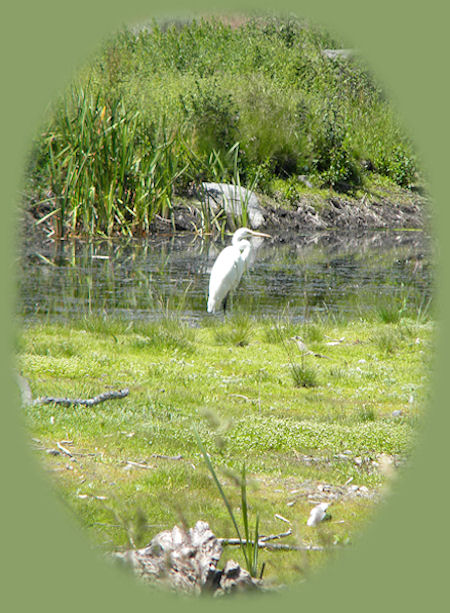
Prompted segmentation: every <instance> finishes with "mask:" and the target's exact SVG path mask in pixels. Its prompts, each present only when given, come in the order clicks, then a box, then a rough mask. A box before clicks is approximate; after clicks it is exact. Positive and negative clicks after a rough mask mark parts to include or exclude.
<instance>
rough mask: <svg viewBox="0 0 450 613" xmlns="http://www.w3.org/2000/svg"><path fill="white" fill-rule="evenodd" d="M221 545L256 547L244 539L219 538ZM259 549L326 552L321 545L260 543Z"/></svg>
mask: <svg viewBox="0 0 450 613" xmlns="http://www.w3.org/2000/svg"><path fill="white" fill-rule="evenodd" d="M217 540H218V541H219V543H220V544H221V545H232V546H236V545H241V543H242V544H243V545H247V543H249V544H250V545H254V544H255V542H254V541H247V540H246V539H242V541H240V540H239V539H237V538H232V539H226V538H219V539H217ZM258 548H259V549H268V550H269V551H324V550H325V548H324V547H321V546H320V545H287V544H286V543H268V542H267V541H258Z"/></svg>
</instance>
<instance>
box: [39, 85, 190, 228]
mask: <svg viewBox="0 0 450 613" xmlns="http://www.w3.org/2000/svg"><path fill="white" fill-rule="evenodd" d="M140 119H141V116H140V112H139V111H136V112H129V111H127V109H126V107H125V104H124V101H123V99H120V98H117V99H112V100H108V101H102V100H101V98H100V94H97V95H96V96H93V95H92V94H88V93H86V92H85V91H84V90H83V89H81V88H80V89H76V88H75V89H73V91H72V94H71V98H69V99H66V100H65V104H64V105H63V107H62V108H60V109H59V112H57V114H56V117H55V120H54V122H53V125H52V127H51V129H50V130H49V131H48V133H47V136H46V141H45V142H46V147H47V151H48V155H47V164H46V167H45V169H44V172H45V173H46V174H47V176H48V179H49V183H50V185H51V191H52V195H53V197H54V198H55V199H56V200H57V203H58V206H57V209H58V213H57V214H56V215H55V218H56V219H55V233H56V234H58V235H61V234H63V233H64V231H68V232H69V233H71V234H76V233H80V232H81V233H83V234H90V233H93V232H96V233H99V234H104V235H107V236H110V235H111V234H113V232H119V233H121V234H128V235H130V234H132V233H145V232H148V230H149V226H150V223H151V221H152V220H153V218H154V217H155V215H156V214H162V215H163V216H165V217H171V216H172V198H173V190H174V184H175V182H176V180H177V179H178V178H179V177H180V176H181V175H182V174H183V173H184V172H185V170H186V166H185V165H184V166H183V165H182V162H181V161H180V160H182V156H181V155H180V149H181V148H182V147H183V145H182V141H181V139H180V137H179V134H178V133H177V132H176V131H174V130H172V131H169V130H168V129H167V128H166V127H165V126H164V124H162V125H161V126H160V127H159V129H158V130H155V133H154V134H150V135H148V134H145V133H143V132H142V130H141V129H140V125H139V123H140Z"/></svg>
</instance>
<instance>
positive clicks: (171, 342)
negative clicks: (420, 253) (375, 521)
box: [18, 311, 433, 585]
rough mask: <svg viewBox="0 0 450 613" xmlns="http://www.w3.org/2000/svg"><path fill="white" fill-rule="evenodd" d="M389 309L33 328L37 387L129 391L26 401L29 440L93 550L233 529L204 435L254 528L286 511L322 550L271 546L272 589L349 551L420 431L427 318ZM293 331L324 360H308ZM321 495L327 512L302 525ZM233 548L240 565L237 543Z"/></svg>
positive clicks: (30, 359)
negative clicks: (203, 526) (180, 529)
mask: <svg viewBox="0 0 450 613" xmlns="http://www.w3.org/2000/svg"><path fill="white" fill-rule="evenodd" d="M389 319H392V318H386V316H385V313H383V312H381V311H379V312H378V313H377V314H376V315H375V316H372V317H370V318H367V319H366V320H362V319H357V320H353V321H341V322H336V321H332V320H330V319H327V320H316V321H314V322H310V323H306V324H294V323H293V322H291V321H287V320H286V321H275V320H255V319H251V318H250V317H248V316H246V315H243V314H242V313H241V314H240V313H237V314H235V315H234V316H233V317H231V318H230V319H227V320H226V321H222V320H221V319H219V318H209V317H208V318H207V317H205V319H204V323H203V324H202V325H200V326H199V327H195V328H194V327H190V326H189V325H188V324H186V323H183V322H182V321H181V320H180V319H179V317H177V318H173V319H171V318H168V319H164V320H161V321H158V322H151V323H146V322H124V321H118V320H115V321H113V320H108V319H98V318H97V319H84V320H79V321H72V322H65V323H64V324H63V323H61V324H58V323H42V324H40V323H33V324H28V325H25V326H24V327H23V328H22V331H21V333H20V336H19V339H18V368H19V370H20V372H21V373H22V374H23V375H24V376H25V377H26V378H27V379H28V381H29V382H30V386H31V388H32V392H33V397H37V396H49V395H52V396H60V397H71V398H87V397H93V396H95V395H97V394H99V393H101V392H103V391H105V390H107V389H121V388H124V387H128V388H129V390H130V393H129V395H128V396H127V397H126V398H123V399H116V400H110V401H107V402H104V403H102V404H99V405H97V406H94V407H91V408H87V407H83V406H70V407H63V406H60V405H55V404H34V405H31V406H27V407H25V420H26V425H27V427H28V430H29V437H30V444H32V446H33V448H34V449H35V454H36V457H37V458H38V459H39V461H40V462H42V464H43V466H44V467H45V470H46V471H47V472H48V474H49V476H50V478H51V480H52V482H53V483H54V485H55V488H56V489H57V491H58V492H59V493H60V494H61V495H62V497H63V498H64V500H65V502H66V503H67V505H68V506H69V507H70V509H72V510H73V513H74V515H75V517H76V518H77V520H78V521H80V522H81V524H82V525H83V526H84V528H85V529H86V530H87V531H88V533H89V535H90V536H91V538H92V539H93V541H94V542H95V543H96V545H97V546H99V547H100V548H101V549H103V550H105V551H112V550H122V549H127V548H131V547H134V546H136V547H140V546H144V545H145V544H147V543H148V542H149V541H150V539H151V538H152V536H153V535H155V534H156V533H158V532H160V531H161V530H164V529H168V528H169V529H170V528H172V527H173V526H174V524H177V523H178V524H180V523H185V524H186V525H188V526H192V525H194V524H195V522H196V521H197V520H199V519H202V520H205V521H207V522H209V524H210V526H211V528H212V530H213V531H214V532H215V534H216V535H217V536H219V537H234V536H235V534H234V531H233V526H232V524H231V521H230V518H229V516H228V514H227V510H226V508H225V506H224V504H223V501H222V499H221V498H220V496H219V493H218V490H217V488H216V486H215V484H214V482H213V480H212V478H211V474H210V472H209V471H208V469H207V467H206V465H205V462H204V459H203V457H202V454H201V451H200V449H199V446H198V444H197V442H196V438H195V433H196V432H198V434H199V437H200V439H201V441H202V443H203V445H204V446H205V448H206V450H207V451H208V453H209V454H210V458H211V461H212V464H213V466H214V467H215V469H216V471H217V473H218V475H219V478H220V480H221V483H222V485H223V488H224V490H225V492H226V494H227V496H228V497H229V499H230V501H231V504H232V507H233V509H234V511H235V512H236V513H237V515H239V511H238V506H239V504H240V489H239V475H240V473H241V470H242V465H243V463H244V462H245V465H246V468H247V481H248V500H249V515H250V521H251V525H252V526H253V525H254V522H255V518H256V514H259V518H260V519H259V521H260V526H259V531H260V534H274V533H280V532H284V531H285V530H286V529H287V527H288V525H287V524H286V523H285V522H283V521H281V520H280V519H279V518H277V517H275V515H276V514H278V515H281V516H282V517H284V518H285V519H287V520H289V522H291V527H292V530H293V534H292V536H290V537H289V538H287V539H284V540H283V542H286V543H291V544H297V545H299V544H300V545H320V546H322V547H324V550H323V551H314V552H304V551H289V552H284V551H265V550H264V551H261V553H260V563H262V562H265V563H266V566H265V572H264V578H265V579H266V581H267V582H268V583H269V584H276V585H279V584H281V583H289V582H292V581H296V580H298V579H302V578H304V577H305V576H307V575H308V574H309V573H310V572H311V570H313V569H314V568H316V567H317V566H318V565H320V564H322V563H323V562H324V561H325V560H326V559H328V557H329V556H331V555H334V552H335V551H338V550H339V548H340V547H347V546H351V543H352V542H353V541H354V539H355V538H356V537H357V534H358V532H359V531H360V529H361V528H362V527H363V526H364V524H365V523H366V522H367V521H368V520H370V518H371V517H372V515H373V512H374V509H375V507H376V504H377V503H378V502H379V501H380V499H381V498H382V497H383V494H384V492H385V490H386V488H388V487H389V485H390V483H391V481H392V480H393V479H394V478H395V477H396V475H397V473H398V472H399V471H400V472H401V470H402V465H403V464H404V463H405V461H406V460H407V458H408V456H409V454H410V453H411V451H412V449H413V448H414V441H415V440H416V438H417V436H418V435H419V430H420V417H421V415H422V413H423V411H424V408H425V407H426V404H427V399H428V377H429V371H430V359H431V342H432V334H433V323H432V322H431V320H430V319H429V318H428V317H422V316H420V317H417V318H414V319H411V318H406V317H398V318H393V319H394V321H386V320H389ZM293 334H299V335H300V336H301V337H302V338H303V340H304V342H305V344H306V345H307V347H308V349H310V350H311V351H313V352H315V353H319V354H321V355H323V356H326V357H322V358H319V357H315V356H314V355H311V354H309V355H303V356H302V354H301V353H300V350H299V349H298V348H297V346H296V345H295V343H293V342H292V341H290V340H289V338H290V337H291V336H292V335H293ZM330 343H331V344H330ZM394 412H395V413H394ZM398 412H401V413H398ZM58 443H59V444H60V445H61V446H62V447H63V448H64V449H65V450H66V451H68V452H69V453H70V454H71V456H72V457H70V456H69V455H67V454H66V453H65V452H64V450H61V448H60V447H58ZM49 450H56V451H59V454H58V455H55V454H53V453H51V452H50V451H49ZM164 456H165V457H164ZM179 456H182V457H181V458H179ZM321 501H328V502H331V503H332V504H331V506H330V508H329V511H330V513H331V515H332V518H331V520H330V521H328V522H324V523H323V524H321V525H320V526H318V527H315V528H312V527H308V526H306V520H307V518H308V515H309V511H310V509H311V508H312V507H313V506H314V504H315V503H318V502H321ZM229 557H233V558H234V559H237V560H238V561H240V562H241V563H242V558H241V554H240V551H239V549H238V548H233V547H227V548H226V549H225V552H224V556H223V561H224V560H225V559H227V558H229ZM223 561H221V562H223Z"/></svg>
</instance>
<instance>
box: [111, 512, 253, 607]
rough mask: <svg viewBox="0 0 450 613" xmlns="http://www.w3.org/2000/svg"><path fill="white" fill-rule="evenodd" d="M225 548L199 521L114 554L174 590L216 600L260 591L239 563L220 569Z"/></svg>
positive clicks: (203, 523)
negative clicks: (231, 593)
mask: <svg viewBox="0 0 450 613" xmlns="http://www.w3.org/2000/svg"><path fill="white" fill-rule="evenodd" d="M221 555H222V545H221V543H220V541H219V539H218V538H216V536H215V535H214V534H213V532H212V531H211V529H210V527H209V525H208V524H207V523H206V522H204V521H198V522H197V523H196V524H195V526H194V527H193V528H190V529H189V530H185V529H184V528H180V527H179V526H175V527H174V528H173V529H172V530H164V532H160V533H159V534H157V535H156V536H155V537H154V538H153V539H152V540H151V541H150V543H149V544H148V545H147V547H144V548H142V549H136V550H130V551H126V552H123V553H118V552H116V553H114V558H115V559H117V560H120V561H121V562H123V563H125V564H126V565H129V566H131V568H132V569H133V571H134V572H135V573H136V575H138V576H139V577H141V578H142V579H144V580H146V581H148V582H150V583H156V584H160V585H165V586H166V587H168V588H170V589H174V590H179V591H183V592H188V593H192V594H201V593H205V592H209V593H211V594H213V595H215V596H218V595H221V594H227V593H230V592H236V591H247V590H255V589H260V588H261V587H262V582H261V581H260V580H258V579H254V578H253V577H251V576H250V574H249V573H248V572H247V571H246V570H244V569H243V568H241V567H240V565H239V564H238V563H237V562H234V561H233V560H228V562H227V563H226V564H225V567H224V569H223V570H219V569H218V568H217V564H218V562H219V560H220V556H221Z"/></svg>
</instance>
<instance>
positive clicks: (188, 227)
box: [19, 191, 431, 245]
mask: <svg viewBox="0 0 450 613" xmlns="http://www.w3.org/2000/svg"><path fill="white" fill-rule="evenodd" d="M261 208H262V210H263V212H264V218H265V221H264V224H263V225H262V226H261V227H260V228H259V229H260V230H262V231H266V232H268V233H269V234H272V236H273V237H274V239H275V240H276V241H277V242H282V243H284V242H290V241H295V240H296V239H298V237H299V235H305V234H308V233H314V234H317V233H319V234H322V233H323V234H329V233H332V234H333V235H334V240H338V239H339V236H342V239H343V240H347V239H346V238H345V237H346V236H347V237H348V235H349V233H354V232H356V233H357V234H361V233H363V232H367V231H374V230H424V231H426V232H429V230H430V225H431V224H430V218H431V207H430V202H429V199H428V198H427V197H426V196H424V195H422V194H419V193H414V192H412V191H408V193H407V194H406V191H405V196H404V197H403V198H399V199H398V200H397V201H395V202H394V201H392V200H391V199H385V198H378V199H373V198H371V199H370V200H369V199H367V200H364V199H363V200H362V201H355V200H349V199H346V198H343V197H339V196H337V195H333V196H331V197H330V198H328V199H322V200H321V201H320V202H317V199H315V200H314V199H313V198H309V197H308V196H305V197H303V198H302V199H301V200H300V201H298V202H296V203H295V204H294V205H292V206H289V207H287V206H281V205H279V204H278V203H277V202H275V201H273V200H270V199H268V198H265V199H263V198H261ZM46 213H48V211H46V210H40V209H38V208H35V209H31V210H30V208H27V209H25V210H24V213H23V215H22V219H21V222H20V228H19V230H20V242H22V241H25V242H27V243H28V244H30V243H33V244H37V245H39V244H45V243H48V242H53V241H54V240H55V235H54V232H53V228H52V219H51V218H50V219H49V220H48V221H44V222H41V221H40V220H41V219H42V218H43V217H44V215H45V214H46ZM199 228H201V214H200V203H199V202H198V200H196V199H194V198H192V199H185V200H183V201H181V202H180V201H178V202H177V203H175V205H174V207H173V220H172V219H165V218H162V217H160V216H158V215H156V216H155V218H154V219H153V221H152V223H151V226H150V232H149V234H148V236H155V235H156V236H158V235H168V234H178V233H195V234H198V233H199ZM119 236H120V235H119ZM80 238H81V237H80ZM93 238H101V237H93ZM136 238H145V237H142V236H141V237H136Z"/></svg>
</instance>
